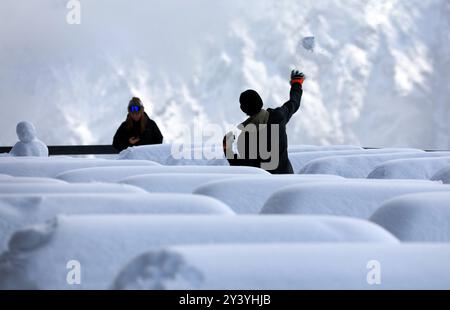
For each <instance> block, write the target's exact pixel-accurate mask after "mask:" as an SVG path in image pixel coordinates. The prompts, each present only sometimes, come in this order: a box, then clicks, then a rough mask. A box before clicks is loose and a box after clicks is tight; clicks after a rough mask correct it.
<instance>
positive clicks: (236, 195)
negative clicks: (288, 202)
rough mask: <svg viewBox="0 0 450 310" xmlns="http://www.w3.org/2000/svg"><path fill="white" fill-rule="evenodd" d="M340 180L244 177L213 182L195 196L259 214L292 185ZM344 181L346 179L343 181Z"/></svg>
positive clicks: (200, 189)
mask: <svg viewBox="0 0 450 310" xmlns="http://www.w3.org/2000/svg"><path fill="white" fill-rule="evenodd" d="M330 179H340V178H339V177H337V176H327V175H285V176H270V177H269V178H260V177H256V178H255V177H250V176H249V177H245V178H244V177H242V178H239V179H231V180H221V181H213V182H210V183H207V184H204V185H202V186H199V187H198V188H197V189H195V190H194V194H198V195H205V196H209V197H213V198H216V199H218V200H220V201H222V202H224V203H225V204H227V205H228V206H230V207H231V208H232V209H233V210H234V211H235V212H236V213H240V214H242V213H243V214H252V213H253V214H255V213H259V211H260V210H261V208H262V207H263V205H264V203H265V202H266V200H267V199H268V198H269V197H270V196H271V195H272V194H273V193H275V192H276V191H278V190H279V189H281V188H283V187H285V186H287V185H292V184H299V183H302V184H303V183H316V182H318V181H322V180H323V181H327V180H330ZM342 180H344V179H342Z"/></svg>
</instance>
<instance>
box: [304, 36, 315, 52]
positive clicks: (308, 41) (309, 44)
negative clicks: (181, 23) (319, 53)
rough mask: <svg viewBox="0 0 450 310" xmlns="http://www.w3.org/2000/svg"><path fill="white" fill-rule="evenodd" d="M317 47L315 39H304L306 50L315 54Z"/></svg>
mask: <svg viewBox="0 0 450 310" xmlns="http://www.w3.org/2000/svg"><path fill="white" fill-rule="evenodd" d="M315 45H316V39H315V37H304V38H303V39H302V46H303V48H304V49H305V50H308V51H311V52H314V47H315Z"/></svg>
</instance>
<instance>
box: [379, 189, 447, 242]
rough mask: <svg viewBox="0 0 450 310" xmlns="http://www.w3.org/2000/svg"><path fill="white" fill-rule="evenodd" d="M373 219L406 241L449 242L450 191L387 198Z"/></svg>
mask: <svg viewBox="0 0 450 310" xmlns="http://www.w3.org/2000/svg"><path fill="white" fill-rule="evenodd" d="M370 220H371V221H372V222H374V223H377V224H379V225H381V226H383V227H384V228H386V229H387V230H389V231H390V232H392V233H393V234H394V235H395V236H397V237H398V238H399V239H400V240H401V241H403V242H449V243H450V193H440V192H436V193H424V194H411V195H405V196H400V197H397V198H394V199H392V200H389V201H387V202H385V203H384V204H383V205H382V206H381V207H380V208H379V209H378V210H377V211H376V212H375V213H374V214H373V215H372V217H371V218H370Z"/></svg>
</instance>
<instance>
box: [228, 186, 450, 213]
mask: <svg viewBox="0 0 450 310" xmlns="http://www.w3.org/2000/svg"><path fill="white" fill-rule="evenodd" d="M361 181H362V180H361ZM373 181H375V180H373ZM373 181H372V182H370V181H369V180H364V181H363V182H360V181H346V182H339V183H338V182H322V183H320V184H298V185H292V186H289V187H286V188H284V189H281V190H279V191H278V192H276V193H275V194H273V195H272V196H271V197H270V198H269V199H268V200H267V202H266V203H265V205H264V207H263V208H262V210H261V213H263V214H303V215H306V214H308V215H309V214H314V215H318V214H323V215H337V216H350V217H355V218H364V219H368V218H369V217H370V216H371V215H372V214H373V213H374V212H375V211H376V210H377V209H378V208H379V207H380V206H381V204H382V203H383V202H384V201H386V200H388V199H391V198H394V197H396V196H400V195H404V194H410V193H423V192H442V191H444V192H449V193H450V186H447V185H440V184H422V183H415V182H412V183H410V182H409V181H403V182H402V181H394V182H385V181H384V182H380V181H375V182H373ZM386 181H387V180H386ZM231 207H232V206H231Z"/></svg>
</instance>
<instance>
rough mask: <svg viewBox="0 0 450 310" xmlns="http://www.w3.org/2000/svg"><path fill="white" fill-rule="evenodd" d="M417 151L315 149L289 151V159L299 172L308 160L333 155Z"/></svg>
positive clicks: (296, 171) (407, 150)
mask: <svg viewBox="0 0 450 310" xmlns="http://www.w3.org/2000/svg"><path fill="white" fill-rule="evenodd" d="M411 151H413V152H415V151H416V150H413V149H394V148H392V149H391V148H386V149H373V150H361V149H355V150H352V149H350V150H337V151H313V152H298V153H297V152H296V153H289V159H290V161H291V163H292V167H293V169H294V172H295V173H298V172H299V171H300V170H301V169H302V168H303V167H304V166H305V165H306V164H307V163H308V162H310V161H312V160H315V159H319V158H324V157H331V156H345V155H373V154H390V153H399V152H403V153H404V152H411Z"/></svg>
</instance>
